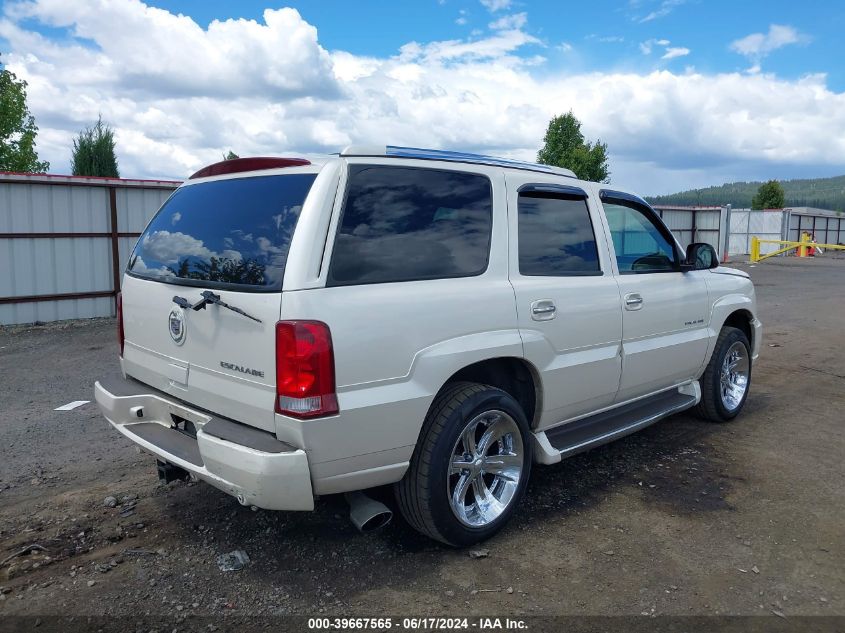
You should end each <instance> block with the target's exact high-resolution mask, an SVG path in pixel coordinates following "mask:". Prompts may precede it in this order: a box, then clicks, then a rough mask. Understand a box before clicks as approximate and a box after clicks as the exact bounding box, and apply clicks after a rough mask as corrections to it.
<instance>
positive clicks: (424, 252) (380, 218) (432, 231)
mask: <svg viewBox="0 0 845 633" xmlns="http://www.w3.org/2000/svg"><path fill="white" fill-rule="evenodd" d="M492 226H493V199H492V190H491V184H490V180H489V179H488V178H487V177H486V176H482V175H480V174H471V173H466V172H458V171H447V170H439V169H421V168H415V167H394V166H380V165H379V166H376V165H353V166H351V167H350V170H349V186H348V189H347V194H346V202H345V204H344V206H343V213H342V216H341V220H340V223H339V226H338V230H337V237H336V238H335V245H334V250H333V253H332V261H331V266H330V269H329V278H328V282H327V283H328V285H330V286H346V285H353V284H370V283H386V282H394V281H413V280H420V279H443V278H450V277H469V276H472V275H480V274H481V273H483V272H484V271H485V270H486V269H487V260H488V256H489V253H490V237H491V232H492Z"/></svg>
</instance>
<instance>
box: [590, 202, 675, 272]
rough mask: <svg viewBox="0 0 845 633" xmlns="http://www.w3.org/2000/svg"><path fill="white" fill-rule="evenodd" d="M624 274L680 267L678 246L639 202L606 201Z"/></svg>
mask: <svg viewBox="0 0 845 633" xmlns="http://www.w3.org/2000/svg"><path fill="white" fill-rule="evenodd" d="M602 205H603V206H604V213H605V216H606V217H607V223H608V224H609V225H610V234H611V236H612V237H613V248H614V250H615V251H616V263H617V265H618V266H619V272H620V273H621V274H623V275H624V274H636V273H649V272H667V271H674V270H677V266H676V257H677V255H676V253H675V248H674V246H673V244H672V242H670V240H669V239H668V237H667V236H666V235H664V233H663V232H662V231H661V230H660V229H659V228H658V226H657V224H655V222H654V221H653V220H652V218H651V217H650V214H649V213H648V212H647V211H646V210H645V209H643V208H641V207H640V206H639V205H637V204H635V203H628V204H621V202H616V201H609V200H605V201H603V202H602Z"/></svg>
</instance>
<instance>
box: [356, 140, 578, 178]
mask: <svg viewBox="0 0 845 633" xmlns="http://www.w3.org/2000/svg"><path fill="white" fill-rule="evenodd" d="M340 155H341V156H389V157H392V158H416V159H420V160H445V161H451V162H455V163H474V164H478V165H494V166H497V167H510V168H512V169H525V170H527V171H539V172H543V173H546V174H557V175H559V176H567V177H569V178H576V177H577V176H575V173H574V172H573V171H571V170H569V169H564V168H562V167H553V166H552V165H541V164H539V163H529V162H527V161H522V160H513V159H511V158H498V157H496V156H484V155H483V154H470V153H468V152H452V151H449V150H443V149H423V148H419V147H399V146H396V145H386V146H360V145H350V146H349V147H347V148H346V149H344V150H343V151H342V152H341V153H340Z"/></svg>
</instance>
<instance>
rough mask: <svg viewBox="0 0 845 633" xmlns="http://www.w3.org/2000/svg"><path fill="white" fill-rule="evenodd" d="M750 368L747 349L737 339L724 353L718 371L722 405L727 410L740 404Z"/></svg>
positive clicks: (732, 409)
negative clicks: (720, 367)
mask: <svg viewBox="0 0 845 633" xmlns="http://www.w3.org/2000/svg"><path fill="white" fill-rule="evenodd" d="M750 369H751V365H750V363H749V360H748V350H747V349H746V347H745V345H743V344H742V343H741V342H740V341H737V342H736V343H734V344H733V345H731V346H730V348H729V349H728V353H727V354H725V358H724V360H722V369H721V372H720V373H719V393H720V394H721V396H722V405H723V406H724V407H725V409H727V410H728V412H731V411H734V410H735V409H736V408H737V407H739V405H740V404H742V399H743V398H744V397H745V392H746V391H747V390H748V377H749V375H750Z"/></svg>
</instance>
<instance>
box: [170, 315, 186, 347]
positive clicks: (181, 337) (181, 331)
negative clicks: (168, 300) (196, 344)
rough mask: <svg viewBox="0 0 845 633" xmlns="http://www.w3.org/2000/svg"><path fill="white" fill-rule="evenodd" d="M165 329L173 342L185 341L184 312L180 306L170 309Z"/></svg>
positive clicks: (178, 343)
mask: <svg viewBox="0 0 845 633" xmlns="http://www.w3.org/2000/svg"><path fill="white" fill-rule="evenodd" d="M167 330H168V331H169V332H170V338H172V339H173V342H174V343H176V344H177V345H181V344H182V343H184V342H185V313H184V312H183V311H182V308H173V309H172V310H171V311H170V316H169V317H168V318H167Z"/></svg>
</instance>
